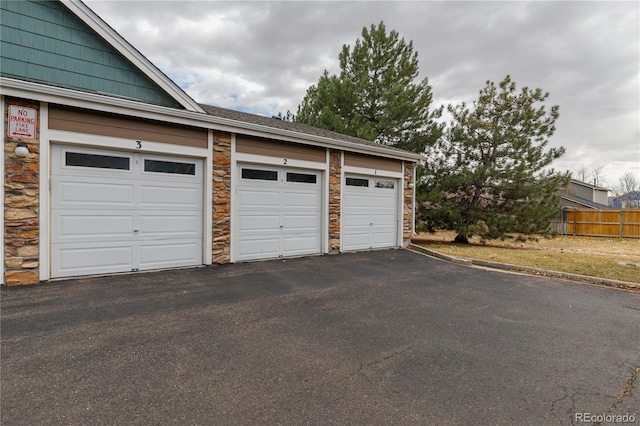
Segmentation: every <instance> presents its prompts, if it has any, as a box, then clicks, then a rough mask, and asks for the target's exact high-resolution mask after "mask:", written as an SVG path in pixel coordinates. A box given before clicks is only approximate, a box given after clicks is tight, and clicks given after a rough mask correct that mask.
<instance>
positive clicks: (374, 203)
mask: <svg viewBox="0 0 640 426" xmlns="http://www.w3.org/2000/svg"><path fill="white" fill-rule="evenodd" d="M396 200H397V198H396V197H395V196H380V195H373V196H372V197H371V207H373V208H375V209H389V210H395V208H396V202H397V201H396Z"/></svg>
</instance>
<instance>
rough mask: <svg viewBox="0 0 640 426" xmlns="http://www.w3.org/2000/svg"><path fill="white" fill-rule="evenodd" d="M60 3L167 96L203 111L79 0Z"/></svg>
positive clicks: (187, 107) (193, 108) (66, 0)
mask: <svg viewBox="0 0 640 426" xmlns="http://www.w3.org/2000/svg"><path fill="white" fill-rule="evenodd" d="M61 2H62V4H63V5H64V6H65V7H66V8H67V9H69V10H70V11H71V12H72V13H73V14H74V15H76V16H77V17H78V18H80V19H81V20H82V21H83V22H84V23H85V24H87V25H88V26H89V27H90V28H91V29H92V30H94V31H95V32H96V33H98V34H99V35H100V37H102V38H103V39H105V40H106V41H107V42H108V43H109V44H111V46H113V48H114V49H116V50H117V51H118V52H120V53H121V54H122V55H124V57H125V58H127V59H128V60H129V61H131V63H132V64H133V65H135V66H136V67H137V68H138V69H140V70H141V71H142V72H143V73H144V74H145V75H146V76H147V77H149V78H150V79H151V80H153V82H154V83H156V84H157V85H158V86H160V87H161V88H162V89H163V90H164V91H165V92H166V93H167V94H168V95H169V96H171V97H172V98H174V99H175V100H177V101H178V102H179V103H180V104H181V105H182V106H183V107H185V108H186V109H188V110H190V111H195V112H204V111H203V109H202V108H201V107H200V105H198V103H197V102H196V101H194V100H193V99H191V97H190V96H189V95H187V94H186V93H185V91H184V90H182V89H181V88H180V87H179V86H178V85H177V84H175V83H174V82H173V81H172V80H171V79H170V78H169V77H167V76H166V75H165V74H164V73H163V72H162V71H160V69H158V67H156V66H155V65H153V63H151V61H149V60H148V59H147V58H145V57H144V55H143V54H142V53H140V52H139V51H138V50H137V49H136V48H135V47H133V46H132V45H131V44H129V42H127V41H126V40H125V39H124V38H122V36H121V35H120V34H118V33H117V32H116V31H115V30H114V29H113V28H111V27H110V26H109V24H107V23H106V22H105V21H103V20H102V18H100V17H99V16H98V15H96V14H95V12H93V11H92V10H91V9H90V8H89V7H88V6H87V5H85V4H84V3H82V2H81V1H80V0H61Z"/></svg>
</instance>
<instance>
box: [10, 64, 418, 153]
mask: <svg viewBox="0 0 640 426" xmlns="http://www.w3.org/2000/svg"><path fill="white" fill-rule="evenodd" d="M0 87H1V88H2V93H3V94H4V95H7V96H16V97H27V98H28V99H33V100H37V101H41V102H51V103H61V104H63V105H68V106H72V107H77V108H85V109H95V110H99V111H103V112H110V113H114V114H121V115H128V116H132V117H137V118H147V119H155V120H162V121H165V122H169V123H175V124H183V125H190V126H195V127H202V128H207V129H212V130H219V131H227V132H230V133H243V134H248V135H253V136H265V135H270V136H272V137H274V138H278V139H283V140H287V141H291V142H295V143H306V144H310V145H316V146H323V147H327V148H335V149H343V150H348V151H353V152H358V153H362V154H369V155H378V156H382V157H387V158H393V159H398V160H406V161H412V162H418V161H424V160H427V157H425V156H424V155H420V154H416V153H413V152H398V151H395V150H390V149H387V148H385V147H384V146H380V147H376V146H370V145H363V144H358V143H354V142H346V141H340V140H337V139H332V138H327V137H323V136H315V135H309V134H305V133H300V132H294V131H290V130H283V129H277V128H274V127H268V126H264V125H260V124H251V123H246V122H242V121H238V120H232V119H228V118H221V117H216V116H213V115H209V114H206V113H204V112H203V113H200V112H194V111H189V110H180V109H174V108H169V107H164V106H160V105H153V104H147V103H143V102H138V101H133V100H128V99H123V98H114V97H110V96H106V95H101V94H94V93H90V92H82V91H77V90H72V89H65V88H62V87H57V86H48V85H45V84H40V83H33V82H29V81H24V80H17V79H13V78H9V77H1V76H0Z"/></svg>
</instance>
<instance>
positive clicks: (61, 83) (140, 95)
mask: <svg viewBox="0 0 640 426" xmlns="http://www.w3.org/2000/svg"><path fill="white" fill-rule="evenodd" d="M0 74H2V75H3V76H5V77H12V78H16V79H20V80H26V81H32V82H36V83H44V84H49V85H52V86H58V87H65V88H71V89H76V90H82V91H87V92H94V93H95V92H101V93H104V94H112V95H116V96H121V97H126V98H131V99H136V100H139V101H142V102H147V103H152V104H159V105H164V106H171V107H179V103H178V102H177V101H176V100H174V99H173V98H172V97H171V96H169V95H168V94H167V93H165V92H164V91H163V90H162V89H161V88H160V87H159V86H158V85H157V84H155V83H154V82H153V81H152V80H151V79H149V78H148V77H147V76H145V75H144V74H143V73H142V72H140V70H138V69H137V68H136V67H135V66H134V65H133V64H131V62H129V61H128V60H127V59H126V58H125V57H124V56H122V55H121V54H120V53H119V52H118V51H116V50H115V49H113V47H111V45H109V44H108V43H107V42H106V41H104V40H103V39H102V38H101V37H100V36H99V35H97V34H96V33H95V32H93V30H91V28H89V27H88V26H87V25H85V24H84V22H82V21H81V20H80V19H79V18H78V17H76V16H75V15H73V14H72V13H71V12H70V11H68V10H67V9H66V8H65V7H64V6H63V5H62V4H61V3H60V2H57V1H5V0H2V1H0Z"/></svg>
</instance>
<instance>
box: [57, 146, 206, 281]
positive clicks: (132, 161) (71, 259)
mask: <svg viewBox="0 0 640 426" xmlns="http://www.w3.org/2000/svg"><path fill="white" fill-rule="evenodd" d="M51 161H52V164H51V185H52V187H51V276H52V277H67V276H76V275H90V274H102V273H112V272H124V271H137V270H148V269H158V268H167V267H176V266H191V265H200V264H202V205H203V204H202V197H203V179H202V175H203V170H202V166H203V165H202V161H201V160H194V159H186V158H175V157H165V156H156V155H145V154H140V153H129V152H118V151H104V150H93V149H85V148H75V147H67V146H57V145H54V146H53V147H52V153H51Z"/></svg>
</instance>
